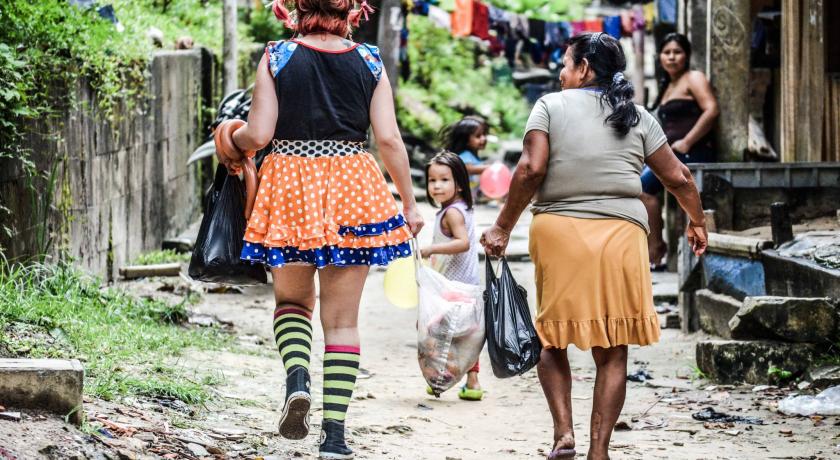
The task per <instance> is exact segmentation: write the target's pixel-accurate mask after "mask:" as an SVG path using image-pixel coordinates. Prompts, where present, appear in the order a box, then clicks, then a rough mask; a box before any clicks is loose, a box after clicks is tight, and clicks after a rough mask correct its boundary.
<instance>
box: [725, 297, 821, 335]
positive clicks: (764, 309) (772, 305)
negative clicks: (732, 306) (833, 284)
mask: <svg viewBox="0 0 840 460" xmlns="http://www.w3.org/2000/svg"><path fill="white" fill-rule="evenodd" d="M729 328H730V329H731V331H732V338H735V339H776V340H785V341H789V342H815V343H820V342H830V341H832V339H834V338H835V336H836V333H837V323H836V312H835V307H834V305H833V303H832V302H831V301H830V299H828V298H798V297H772V296H761V297H747V298H746V299H744V303H743V305H742V306H741V309H740V310H738V313H736V314H735V316H734V317H733V318H732V320H730V321H729Z"/></svg>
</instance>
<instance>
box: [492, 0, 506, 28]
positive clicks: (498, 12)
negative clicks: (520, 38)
mask: <svg viewBox="0 0 840 460" xmlns="http://www.w3.org/2000/svg"><path fill="white" fill-rule="evenodd" d="M487 9H488V10H489V14H490V28H493V27H495V26H497V25H499V24H508V25H510V20H509V19H508V14H507V11H505V10H503V9H501V8H498V7H495V6H493V5H489V6H488V7H487Z"/></svg>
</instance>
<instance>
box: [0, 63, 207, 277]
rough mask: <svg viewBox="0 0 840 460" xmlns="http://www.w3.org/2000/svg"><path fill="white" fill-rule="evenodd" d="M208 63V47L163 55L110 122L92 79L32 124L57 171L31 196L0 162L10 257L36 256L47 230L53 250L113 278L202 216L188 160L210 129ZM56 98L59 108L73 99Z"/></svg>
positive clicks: (32, 140)
mask: <svg viewBox="0 0 840 460" xmlns="http://www.w3.org/2000/svg"><path fill="white" fill-rule="evenodd" d="M208 59H210V60H212V55H211V54H210V53H206V52H203V51H202V50H190V51H171V52H160V53H157V54H156V55H155V56H154V58H153V60H152V61H151V65H150V67H149V76H148V78H147V81H146V82H145V94H146V96H145V97H143V98H142V99H141V100H140V101H139V103H138V104H136V105H135V106H134V107H133V108H131V110H127V109H126V108H125V107H124V106H123V107H119V108H118V109H117V116H116V117H113V118H108V117H105V116H103V114H102V113H100V111H99V110H98V108H97V107H98V105H97V99H96V94H95V91H94V90H92V89H91V87H90V85H89V84H88V83H87V82H85V81H81V82H78V83H77V84H76V85H75V87H74V88H69V89H68V90H67V92H72V93H75V98H76V103H73V104H66V105H67V107H66V108H65V110H64V111H63V112H62V116H60V117H58V119H56V120H41V121H38V122H37V123H34V124H33V125H32V126H31V129H30V130H29V131H30V135H29V138H28V139H27V141H26V145H27V146H29V147H31V148H32V151H33V152H32V159H33V161H34V163H35V165H36V166H37V169H38V170H39V171H42V172H46V174H48V173H49V172H50V171H52V170H53V168H55V174H56V184H55V189H54V191H53V193H51V194H50V193H49V185H48V184H49V181H46V180H43V179H41V180H39V181H38V183H37V186H36V190H37V195H36V197H35V199H34V200H33V196H32V192H31V191H30V190H29V189H28V188H27V187H26V185H25V181H26V179H25V175H24V174H23V173H22V169H21V167H20V165H19V164H16V162H11V161H8V160H0V194H1V195H3V202H4V203H6V206H7V207H9V208H10V209H11V212H12V216H13V222H11V224H12V225H7V227H10V228H11V229H12V235H11V236H10V237H8V236H6V235H2V236H0V246H2V247H3V248H4V250H5V253H6V256H7V257H8V258H10V259H13V258H18V257H28V256H32V255H35V254H37V253H38V252H39V251H40V250H42V248H43V247H44V245H43V242H41V243H39V241H38V233H39V232H38V231H39V230H40V229H47V231H48V234H49V237H50V239H51V240H52V245H51V246H50V247H49V250H48V254H50V255H52V256H57V255H59V254H61V255H66V256H69V257H72V258H73V259H74V260H75V262H76V264H77V265H79V266H81V267H83V268H85V269H87V270H89V271H91V272H93V273H96V274H99V275H102V276H104V277H106V278H112V277H113V276H114V275H115V273H116V270H117V269H118V268H119V267H120V266H121V265H123V264H125V263H126V262H130V261H131V260H133V259H134V258H135V257H136V256H137V255H138V254H140V253H141V252H143V251H147V250H152V249H158V248H159V247H160V244H161V241H162V239H163V238H165V237H168V236H171V235H175V234H177V233H178V232H180V231H182V230H184V229H185V228H186V227H187V226H188V224H190V223H191V222H192V221H194V220H195V219H197V218H198V217H199V215H200V196H201V188H202V186H201V184H202V177H201V172H200V169H199V167H197V166H192V167H187V165H186V160H187V158H188V157H189V155H190V153H191V152H192V150H193V149H195V148H196V147H197V146H198V145H199V144H200V143H201V141H202V139H203V137H204V133H205V131H204V129H203V126H205V122H206V120H203V119H202V118H203V117H204V115H203V113H202V112H203V110H202V105H203V104H207V103H209V102H210V101H208V100H207V99H208V98H212V95H213V89H212V88H211V87H208V86H212V85H213V82H214V81H215V78H214V76H215V74H216V72H214V71H213V70H212V69H213V67H214V65H213V64H212V62H211V63H209V65H208V62H207V60H208ZM208 69H211V70H210V71H209V72H208ZM55 96H56V100H57V102H58V103H61V101H63V100H67V99H70V98H67V97H66V96H63V95H62V94H61V91H58V92H57V94H56V95H55ZM205 118H206V117H205ZM45 209H46V211H45Z"/></svg>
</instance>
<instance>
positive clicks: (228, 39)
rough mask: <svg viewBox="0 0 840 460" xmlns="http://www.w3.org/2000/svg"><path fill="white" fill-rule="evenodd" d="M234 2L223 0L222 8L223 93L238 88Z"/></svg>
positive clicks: (235, 0) (228, 92)
mask: <svg viewBox="0 0 840 460" xmlns="http://www.w3.org/2000/svg"><path fill="white" fill-rule="evenodd" d="M236 3H237V0H224V6H223V10H222V28H223V33H224V43H223V45H222V62H223V65H222V71H223V80H224V93H225V95H227V94H230V93H231V92H233V91H235V90H237V89H238V88H239V82H238V81H237V80H238V74H239V72H238V68H239V66H238V64H237V58H238V51H237V47H236V44H237V38H236V21H237V18H236Z"/></svg>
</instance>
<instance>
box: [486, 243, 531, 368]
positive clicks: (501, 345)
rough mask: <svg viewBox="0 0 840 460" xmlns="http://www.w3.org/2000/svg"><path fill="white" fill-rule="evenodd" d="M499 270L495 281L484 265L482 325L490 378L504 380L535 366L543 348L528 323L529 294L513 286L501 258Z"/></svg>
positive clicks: (518, 286) (512, 280)
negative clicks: (484, 326) (485, 276)
mask: <svg viewBox="0 0 840 460" xmlns="http://www.w3.org/2000/svg"><path fill="white" fill-rule="evenodd" d="M500 266H501V270H500V271H501V274H500V276H499V277H498V278H497V277H496V273H495V272H494V271H493V266H492V265H491V264H490V259H489V258H488V259H487V261H486V267H487V289H486V290H485V291H484V321H485V324H486V329H487V331H486V332H487V351H488V352H489V353H490V362H491V363H492V365H493V375H495V376H496V377H498V378H505V377H513V376H515V375H521V374H523V373H525V372H527V371H528V370H530V369H531V368H532V367H534V366H536V365H537V363H538V362H539V361H540V352H541V351H542V345H541V344H540V338H539V336H537V330H536V329H534V323H533V322H532V321H531V311H530V309H529V308H528V293H527V292H526V291H525V289H524V288H522V286H520V285H518V284H516V280H514V279H513V274H512V273H511V272H510V268H509V267H508V264H507V260H506V259H505V258H504V257H503V258H502V262H501V264H500Z"/></svg>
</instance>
